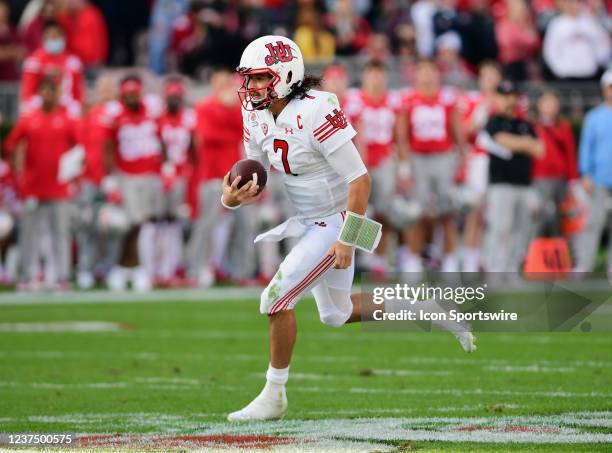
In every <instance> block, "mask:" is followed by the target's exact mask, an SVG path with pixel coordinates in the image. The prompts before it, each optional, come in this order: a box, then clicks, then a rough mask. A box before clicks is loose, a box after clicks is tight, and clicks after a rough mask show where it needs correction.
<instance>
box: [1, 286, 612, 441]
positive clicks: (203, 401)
mask: <svg viewBox="0 0 612 453" xmlns="http://www.w3.org/2000/svg"><path fill="white" fill-rule="evenodd" d="M158 298H159V296H158ZM297 315H298V328H299V333H298V344H297V347H296V350H295V356H294V361H293V363H292V367H291V376H290V381H289V384H288V388H287V391H288V396H289V412H288V414H287V417H286V418H285V419H284V420H283V421H280V422H273V423H267V424H257V423H246V424H238V425H232V424H229V423H226V422H225V421H224V420H225V414H226V413H227V412H229V411H232V410H235V409H238V408H240V407H242V406H243V405H244V404H245V403H247V402H249V401H250V399H251V398H252V397H253V396H255V395H256V394H257V392H258V391H259V390H260V388H261V386H262V385H263V382H264V372H265V369H266V367H267V357H268V356H267V329H266V326H267V321H266V318H265V317H263V316H261V315H259V314H258V301H257V299H255V298H252V299H247V300H245V299H231V298H228V299H227V300H210V301H202V302H195V301H182V302H179V301H172V300H168V301H163V300H159V301H154V302H142V301H140V302H134V301H132V302H129V301H125V302H114V303H103V302H100V303H86V304H85V303H83V304H78V303H70V304H68V303H67V304H61V303H59V304H58V303H54V304H45V303H44V302H42V303H35V304H27V305H25V304H7V305H3V306H0V432H4V433H16V432H45V433H46V432H71V433H78V434H88V435H89V438H88V439H89V442H90V443H89V444H87V445H90V446H92V445H94V446H95V445H98V446H102V448H108V447H109V445H111V443H109V442H108V436H107V437H104V436H98V437H95V436H93V435H94V434H103V433H107V434H108V433H121V434H125V435H124V436H120V437H115V438H113V439H114V440H117V439H119V440H118V441H117V442H116V443H114V444H112V445H119V446H120V447H127V445H130V446H131V448H133V449H137V450H139V449H144V450H146V449H149V448H159V445H162V446H163V449H172V448H175V447H176V448H179V449H183V450H185V449H189V448H196V447H197V448H205V447H206V448H210V447H211V445H214V444H215V442H224V441H226V440H227V442H228V445H230V446H233V447H237V448H238V447H242V448H243V449H244V448H246V449H247V450H248V451H251V450H254V449H256V447H266V448H268V447H270V448H273V449H274V448H276V449H279V450H285V449H287V450H291V449H293V451H300V450H302V449H306V447H307V448H312V449H313V450H316V451H340V450H354V451H510V450H511V451H534V450H535V451H585V452H587V451H588V452H591V451H611V450H612V334H595V333H589V334H585V333H557V334H536V333H514V334H502V333H487V334H479V335H478V351H477V352H476V353H474V354H471V355H468V354H465V353H464V352H463V351H462V350H461V348H460V346H459V345H458V343H457V342H456V340H455V339H454V338H453V337H452V335H450V334H446V333H443V332H436V333H424V332H423V333H417V332H412V333H397V332H396V333H368V332H363V331H362V330H361V328H360V326H359V325H353V326H346V327H343V328H341V329H330V328H328V327H325V326H324V325H322V324H321V323H320V322H319V320H318V316H317V313H316V310H315V307H314V303H313V301H312V300H311V299H304V300H303V301H302V302H301V303H300V305H299V306H298V309H297ZM68 321H70V322H72V324H57V323H60V322H63V323H65V322H68ZM30 323H44V324H40V325H39V326H38V328H39V329H40V330H48V329H49V326H51V327H54V328H55V329H57V330H58V331H57V332H48V331H41V332H32V331H31V330H33V329H32V328H31V327H33V326H34V325H33V324H30ZM28 326H29V327H30V328H27V327H28ZM70 329H73V330H78V331H67V330H70ZM87 329H92V330H94V331H83V330H87ZM2 330H4V331H2ZM15 330H23V331H15ZM96 330H97V331H96ZM139 433H143V434H142V435H141V434H139ZM157 434H159V435H163V436H158V437H155V436H154V435H157ZM253 435H256V436H264V437H263V438H261V439H264V440H261V439H259V440H257V442H263V443H261V444H260V443H257V442H256V445H255V444H248V443H247V444H245V443H244V442H248V436H253ZM190 436H191V437H190ZM198 436H199V437H198ZM219 436H220V437H219ZM265 436H271V437H269V438H268V437H265ZM92 439H93V440H92ZM159 439H161V440H159ZM163 439H166V440H167V439H173V441H172V442H175V441H176V444H175V443H166V444H164V443H163V442H164V440H163ZM245 439H247V440H245ZM189 441H191V442H195V443H189ZM251 441H252V439H251ZM511 441H512V442H515V443H514V444H512V445H510V444H508V442H511ZM105 442H107V443H105ZM156 442H157V443H156ZM159 442H162V443H161V444H159ZM181 442H182V443H181ZM266 442H268V443H269V444H266ZM84 445H85V444H84ZM245 445H247V446H245ZM309 451H310V450H309Z"/></svg>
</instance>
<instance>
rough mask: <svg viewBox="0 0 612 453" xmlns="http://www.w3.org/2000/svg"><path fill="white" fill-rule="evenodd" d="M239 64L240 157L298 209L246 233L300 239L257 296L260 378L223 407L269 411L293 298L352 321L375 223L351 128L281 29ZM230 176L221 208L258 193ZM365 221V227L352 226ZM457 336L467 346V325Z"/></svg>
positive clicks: (279, 405)
mask: <svg viewBox="0 0 612 453" xmlns="http://www.w3.org/2000/svg"><path fill="white" fill-rule="evenodd" d="M238 72H239V73H240V74H241V75H242V76H243V77H244V82H243V85H242V87H241V89H240V90H239V96H240V98H241V101H242V107H243V121H244V129H245V136H244V142H245V147H246V153H247V156H248V157H249V158H250V159H255V160H258V161H259V162H260V163H261V164H262V165H263V166H264V168H266V169H269V167H270V166H271V165H272V166H273V167H274V169H275V170H276V171H278V172H280V173H281V174H282V180H283V184H284V186H285V189H286V191H287V193H288V196H289V199H290V200H291V203H292V204H293V206H294V207H295V210H296V213H297V214H296V216H294V217H291V218H290V219H288V220H287V221H285V222H284V223H282V224H281V225H279V226H277V227H276V228H273V229H272V230H270V231H268V232H266V233H263V234H261V235H259V236H258V237H257V238H256V239H255V242H259V241H261V240H269V241H279V240H282V239H284V238H286V237H298V238H299V239H298V241H297V243H296V245H295V246H294V247H293V248H292V249H291V251H290V252H289V254H288V255H287V256H286V257H285V259H284V260H283V262H282V263H281V264H280V267H279V269H278V272H277V273H276V274H275V275H274V277H273V278H272V281H270V283H269V284H268V286H267V287H266V288H265V289H264V291H263V292H262V294H261V298H260V312H261V313H262V314H266V315H268V320H269V332H270V364H269V367H268V371H267V374H266V379H267V382H266V385H265V387H264V388H263V390H262V392H261V393H260V394H259V395H258V396H257V397H256V398H255V399H254V400H253V401H252V402H251V403H250V404H249V405H247V406H246V407H244V408H243V409H241V410H239V411H236V412H233V413H231V414H229V416H228V419H229V420H230V421H240V420H270V419H278V418H281V417H282V416H283V415H284V413H285V411H286V409H287V397H286V393H285V384H286V382H287V380H288V377H289V364H290V362H291V355H292V351H293V346H294V344H295V340H296V335H297V330H296V320H295V314H294V308H295V306H296V304H297V303H298V301H299V299H300V297H301V296H302V295H303V294H304V293H305V292H307V291H309V290H311V291H312V293H313V295H314V297H315V301H316V304H317V308H318V311H319V316H320V319H321V321H322V322H323V323H325V324H326V325H328V326H331V327H340V326H342V325H344V324H345V323H347V322H358V321H361V319H362V301H361V295H360V294H353V295H351V288H352V284H353V270H354V259H353V257H354V248H355V247H356V246H357V247H360V248H362V249H364V250H367V251H369V252H372V251H373V250H374V249H375V248H376V245H377V242H378V239H380V224H378V223H376V222H374V221H372V220H370V219H368V218H366V217H365V212H366V208H367V205H368V197H369V194H370V184H371V183H370V176H369V175H368V172H367V169H366V167H365V165H364V163H363V160H362V159H361V156H360V154H359V151H358V150H357V148H356V147H355V145H354V144H353V141H352V140H353V139H354V137H355V135H356V132H355V130H354V129H353V127H352V126H351V124H350V123H349V122H348V121H347V119H346V117H345V114H344V112H343V111H342V109H341V108H340V106H339V103H338V98H337V97H336V95H334V94H332V93H329V92H325V91H319V90H317V89H316V87H317V86H318V84H319V82H320V79H318V78H317V77H313V76H305V75H304V60H303V58H302V54H301V52H300V49H299V48H298V46H297V45H296V44H295V43H294V42H293V41H292V40H290V39H288V38H285V37H283V36H263V37H261V38H258V39H256V40H254V41H253V42H251V43H250V44H249V45H248V46H247V47H246V49H245V50H244V52H243V54H242V57H241V60H240V66H239V67H238ZM239 182H240V176H238V177H236V178H235V179H234V180H233V181H230V180H229V173H227V174H226V175H225V178H224V180H223V195H222V198H221V203H222V204H223V205H224V206H225V207H227V208H229V209H236V208H238V207H239V206H241V205H248V204H252V203H254V202H255V201H257V200H258V198H259V197H260V196H261V194H259V195H257V191H258V189H259V187H258V186H257V184H256V183H254V182H253V181H252V180H250V181H249V182H247V183H246V184H244V185H243V186H242V187H241V188H238V183H239ZM262 193H263V192H262ZM364 225H366V227H367V230H368V231H371V232H372V234H363V235H362V234H360V232H361V231H362V230H361V227H363V226H364ZM355 233H357V234H355ZM365 311H366V310H364V312H365ZM364 317H366V318H367V317H368V313H364ZM463 337H464V339H465V340H467V341H468V342H469V343H470V344H468V345H467V346H468V348H469V349H470V350H471V349H472V347H473V346H472V344H471V334H469V333H467V334H466V335H463Z"/></svg>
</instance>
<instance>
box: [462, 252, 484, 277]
mask: <svg viewBox="0 0 612 453" xmlns="http://www.w3.org/2000/svg"><path fill="white" fill-rule="evenodd" d="M462 270H463V272H478V271H479V270H480V249H479V248H477V247H465V248H464V249H463V269H462Z"/></svg>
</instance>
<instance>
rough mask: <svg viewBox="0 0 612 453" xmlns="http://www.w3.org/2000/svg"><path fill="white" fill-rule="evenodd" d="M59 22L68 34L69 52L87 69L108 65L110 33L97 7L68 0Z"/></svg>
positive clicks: (88, 3)
mask: <svg viewBox="0 0 612 453" xmlns="http://www.w3.org/2000/svg"><path fill="white" fill-rule="evenodd" d="M58 21H59V23H60V24H62V26H63V27H64V30H65V32H66V39H67V41H68V51H69V52H72V53H73V54H75V55H76V56H77V57H79V59H80V60H81V63H83V65H84V66H85V68H86V69H87V68H90V67H95V66H100V65H102V64H104V63H106V58H107V56H108V32H107V30H106V22H105V21H104V17H103V16H102V13H101V12H100V10H99V9H98V8H97V7H96V6H94V5H92V4H91V3H90V2H89V1H87V0H66V9H65V10H64V11H63V12H62V13H61V14H60V15H59V17H58Z"/></svg>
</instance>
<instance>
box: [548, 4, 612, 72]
mask: <svg viewBox="0 0 612 453" xmlns="http://www.w3.org/2000/svg"><path fill="white" fill-rule="evenodd" d="M559 10H560V13H561V14H560V15H559V16H557V17H555V18H554V19H552V20H551V21H550V24H549V25H548V28H547V29H546V34H545V35H544V48H543V57H544V61H545V62H546V64H547V65H548V67H549V69H550V70H551V72H552V75H553V76H554V77H555V78H557V79H562V80H589V79H595V78H597V77H598V74H599V71H600V68H601V67H602V66H604V65H606V64H607V63H608V62H609V61H610V37H609V36H608V34H607V33H606V31H605V29H604V28H603V27H602V26H601V24H600V23H599V22H598V21H597V19H596V18H595V17H593V16H592V15H590V14H589V13H588V12H587V11H586V10H583V9H582V3H581V1H580V0H559Z"/></svg>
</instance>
